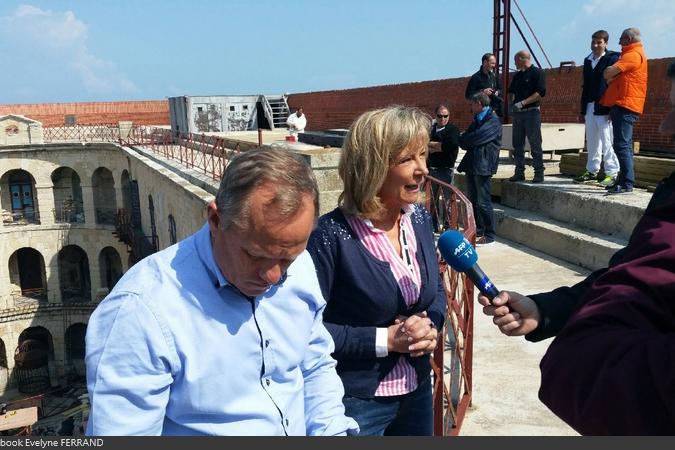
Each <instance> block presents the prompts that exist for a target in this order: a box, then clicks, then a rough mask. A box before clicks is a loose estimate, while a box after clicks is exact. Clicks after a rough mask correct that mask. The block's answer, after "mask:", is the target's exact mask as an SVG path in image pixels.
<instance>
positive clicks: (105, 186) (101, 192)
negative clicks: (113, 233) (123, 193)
mask: <svg viewBox="0 0 675 450" xmlns="http://www.w3.org/2000/svg"><path fill="white" fill-rule="evenodd" d="M91 189H92V192H93V194H94V211H95V213H96V223H98V224H108V225H114V224H115V216H116V214H117V198H116V196H115V178H113V174H112V172H111V171H110V169H108V168H106V167H99V168H98V169H96V170H95V171H94V174H93V175H92V176H91Z"/></svg>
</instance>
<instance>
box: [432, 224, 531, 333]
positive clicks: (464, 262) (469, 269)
mask: <svg viewBox="0 0 675 450" xmlns="http://www.w3.org/2000/svg"><path fill="white" fill-rule="evenodd" d="M438 250H439V251H440V252H441V255H442V256H443V259H445V261H446V262H447V263H448V264H450V267H452V268H453V269H455V270H456V271H457V272H462V273H466V274H467V275H468V276H469V279H471V281H472V282H473V284H474V285H476V287H477V288H478V290H479V291H480V292H481V295H479V296H478V302H479V303H480V304H481V305H483V313H484V314H485V315H487V316H492V318H493V319H492V322H493V323H494V324H495V325H497V327H499V330H500V331H501V332H502V333H504V334H506V335H507V336H523V335H525V334H528V333H530V332H531V331H533V330H535V329H536V328H537V327H538V326H539V321H540V320H541V315H540V313H539V308H538V307H537V304H536V303H535V302H534V301H533V300H532V299H531V298H529V297H526V296H524V295H522V294H519V293H518V292H510V291H502V292H499V290H498V289H497V288H496V287H495V285H494V284H492V282H491V281H490V279H489V278H488V277H487V275H485V273H484V272H483V271H482V270H481V268H480V267H479V266H478V264H477V261H478V255H477V254H476V250H474V248H473V246H472V245H471V244H470V243H469V241H467V240H466V239H465V238H464V235H463V234H462V233H460V232H459V231H455V230H448V231H446V232H445V233H443V234H442V235H441V237H440V238H439V239H438Z"/></svg>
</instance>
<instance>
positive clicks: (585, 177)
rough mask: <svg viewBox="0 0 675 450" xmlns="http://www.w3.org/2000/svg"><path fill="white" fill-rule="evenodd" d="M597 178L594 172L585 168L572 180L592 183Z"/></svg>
mask: <svg viewBox="0 0 675 450" xmlns="http://www.w3.org/2000/svg"><path fill="white" fill-rule="evenodd" d="M597 178H598V175H597V174H595V173H593V172H589V171H588V170H586V171H585V172H584V173H582V174H581V175H579V176H578V177H576V178H574V180H573V181H574V182H575V183H582V184H583V183H594V182H595V181H597Z"/></svg>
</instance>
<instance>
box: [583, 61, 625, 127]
mask: <svg viewBox="0 0 675 450" xmlns="http://www.w3.org/2000/svg"><path fill="white" fill-rule="evenodd" d="M589 56H590V55H589ZM618 60H619V53H617V52H613V51H611V50H607V52H605V56H603V57H602V58H600V61H598V64H597V65H596V66H595V69H594V68H593V66H592V65H591V60H590V59H588V57H586V58H585V59H584V84H583V86H582V89H581V114H583V115H585V114H586V105H587V104H589V103H590V102H595V105H594V107H593V114H594V115H596V116H606V115H607V114H609V107H607V106H603V105H601V104H600V99H601V98H602V96H603V95H604V93H605V91H606V90H607V81H606V80H605V78H604V77H603V72H604V71H605V69H606V68H607V67H609V66H611V65H613V64H614V63H615V62H617V61H618Z"/></svg>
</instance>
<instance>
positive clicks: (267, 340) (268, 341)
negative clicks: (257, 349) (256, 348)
mask: <svg viewBox="0 0 675 450" xmlns="http://www.w3.org/2000/svg"><path fill="white" fill-rule="evenodd" d="M269 346H270V340H269V339H266V340H265V347H269Z"/></svg>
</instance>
